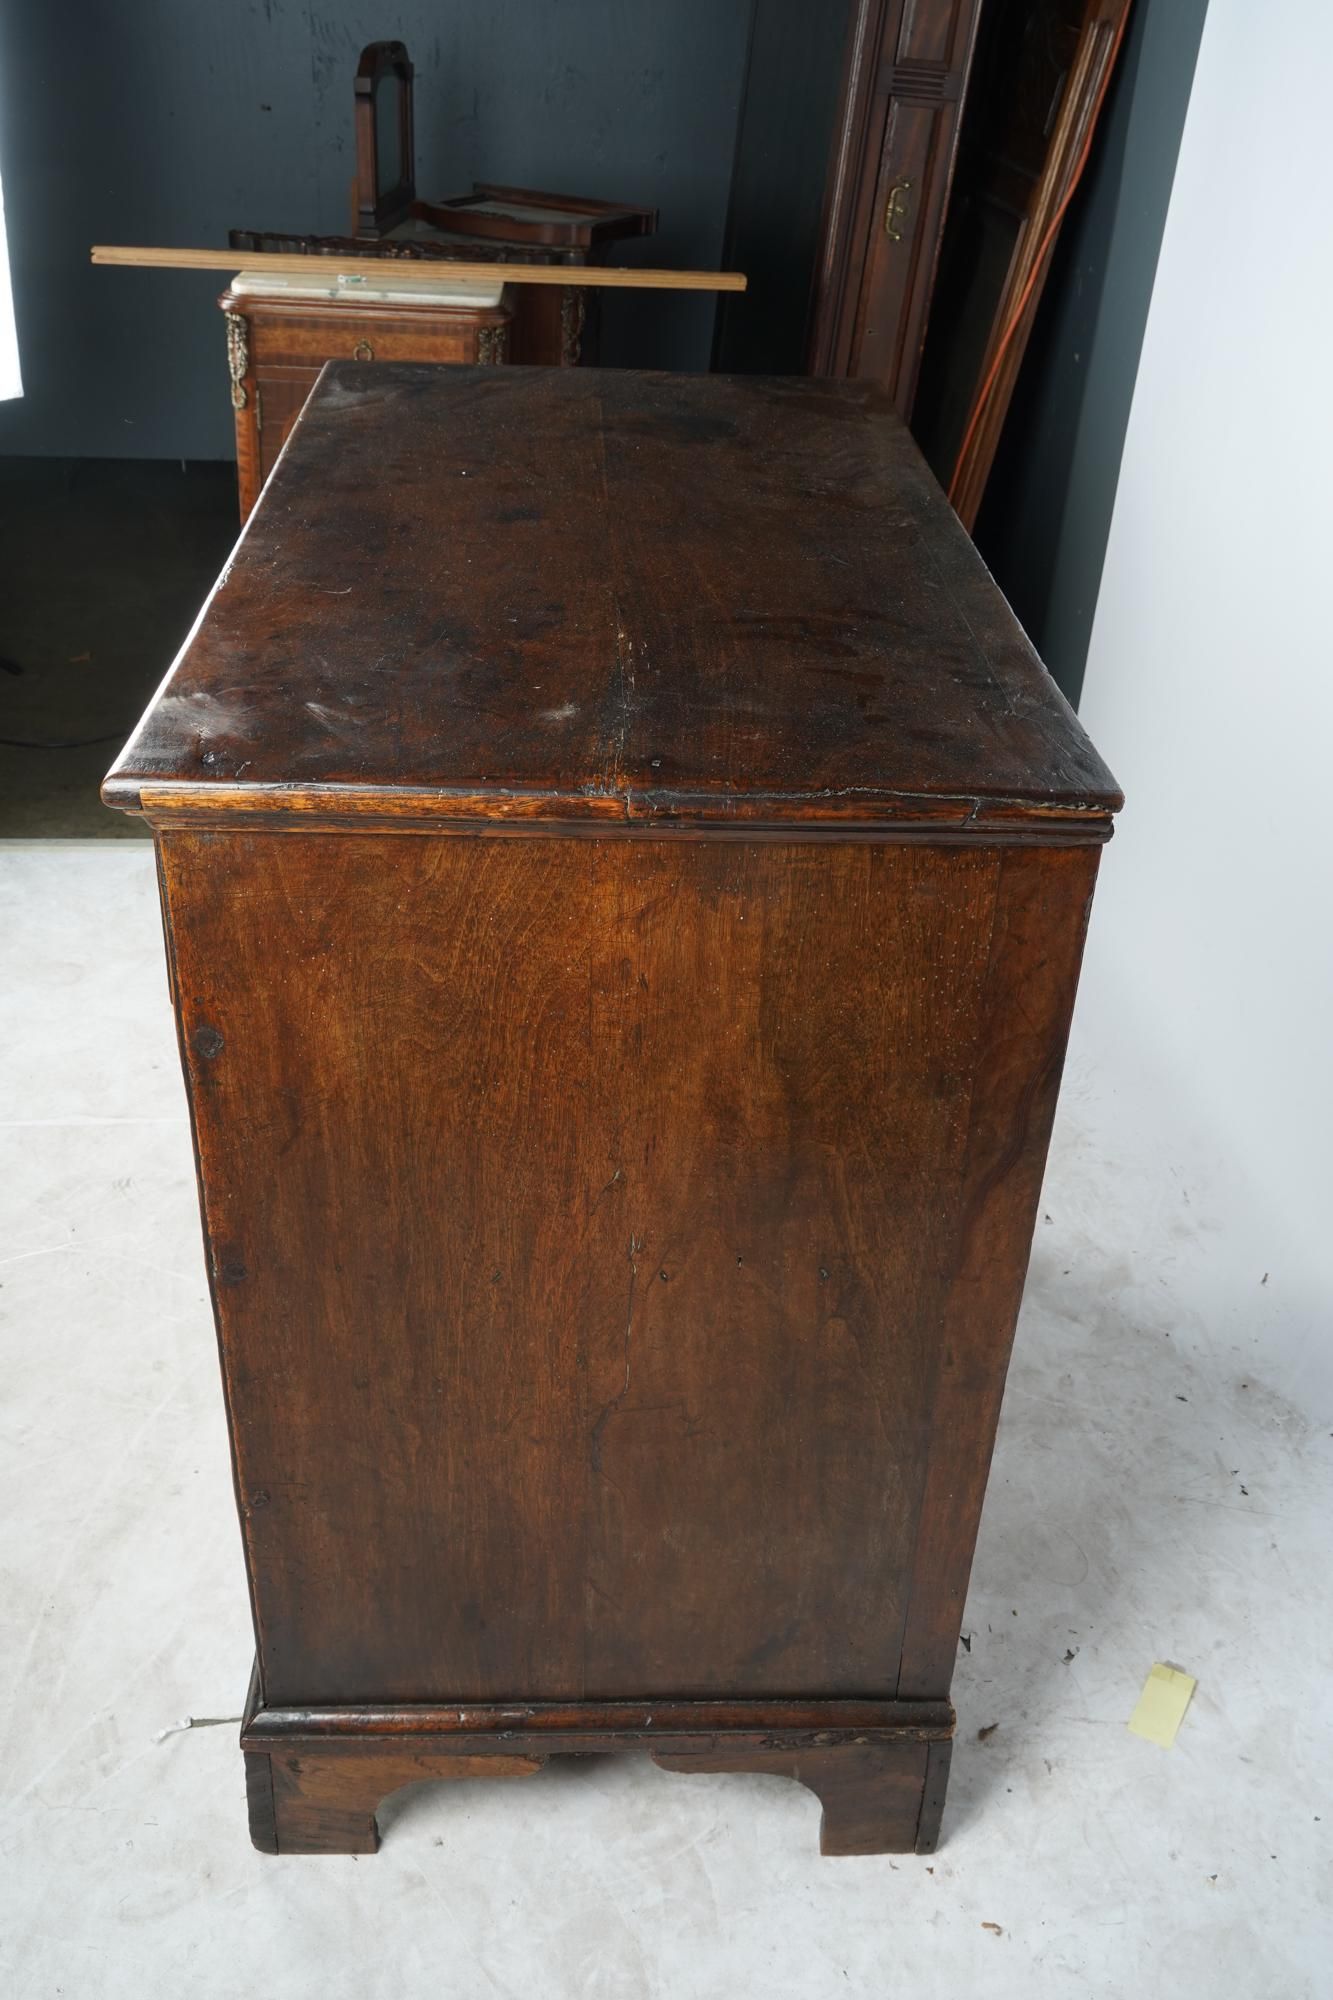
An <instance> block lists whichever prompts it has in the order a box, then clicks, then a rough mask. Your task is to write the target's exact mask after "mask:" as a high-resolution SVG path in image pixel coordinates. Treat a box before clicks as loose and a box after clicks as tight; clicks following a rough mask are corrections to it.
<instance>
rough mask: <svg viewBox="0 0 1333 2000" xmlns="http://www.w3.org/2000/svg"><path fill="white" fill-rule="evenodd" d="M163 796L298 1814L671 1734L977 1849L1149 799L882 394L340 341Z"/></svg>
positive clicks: (254, 1549) (270, 1705)
mask: <svg viewBox="0 0 1333 2000" xmlns="http://www.w3.org/2000/svg"><path fill="white" fill-rule="evenodd" d="M106 796H107V799H108V801H109V802H110V803H111V804H113V805H116V806H120V807H123V808H125V809H127V810H129V811H133V812H141V813H143V814H145V815H146V816H147V818H148V819H149V821H150V822H151V824H152V827H153V830H154V833H155V836H156V840H157V848H158V854H159V858H160V873H161V885H162V899H163V908H164V912H165V921H166V936H167V947H168V953H169V957H170V965H171V980H172V987H173V993H174V999H175V1005H176V1009H177V1013H178V1018H179V1025H180V1042H181V1051H182V1056H183V1059H184V1064H185V1072H186V1078H187V1082H188V1088H189V1097H190V1105H191V1112H192V1118H193V1125H194V1133H195V1141H196V1148H197V1154H198V1163H199V1180H200V1190H201V1198H202V1207H203V1218H204V1228H205V1233H206V1237H207V1249H208V1262H209V1268H210V1273H211V1280H212V1288H213V1298H214V1303H215V1309H216V1316H217V1328H218V1338H219V1342H220V1347H221V1356H222V1370H223V1379H224V1384H225V1391H226V1405H227V1417H228V1422H229V1424H230V1428H231V1440H232V1448H233V1455H234V1464H235V1476H236V1493H237V1501H238V1505H239V1509H240V1517H241V1523H242V1529H243V1538H244V1547H245V1557H246V1563H247V1568H248V1575H249V1585H250V1593H251V1600H252V1606H253V1612H254V1623H255V1633H256V1642H257V1664H256V1670H255V1678H254V1683H253V1688H252V1692H251V1698H250V1703H249V1708H248V1712H247V1716H246V1720H245V1723H244V1726H243V1731H242V1745H243V1749H244V1752H245V1757H246V1763H247V1767H248V1776H249V1796H250V1813H251V1828H252V1831H253V1834H254V1838H255V1840H256V1841H257V1843H258V1844H259V1845H260V1846H261V1847H263V1848H267V1849H270V1850H272V1851H275V1852H277V1853H288V1852H310V1851H316V1852H318V1851H330V1852H333V1851H347V1850H366V1849H370V1848H373V1847H374V1845H375V1843H376V1837H377V1836H376V1828H375V1809H376V1806H377V1804H378V1803H379V1802H380V1800H381V1799H382V1798H383V1797H384V1796H385V1795H386V1794H387V1793H389V1792H391V1791H393V1790H395V1789H396V1788H398V1787H400V1786H402V1785H405V1784H408V1783H412V1782H414V1781H416V1780H418V1779H423V1778H434V1777H438V1778H448V1777H450V1776H457V1775H465V1776H475V1775H476V1774H478V1773H481V1772H484V1773H488V1774H494V1775H495V1776H497V1777H498V1776H514V1775H519V1774H524V1773H530V1772H533V1771H535V1770H537V1769H538V1768H539V1767H540V1765H541V1764H542V1762H543V1760H544V1759H545V1758H547V1757H548V1756H550V1755H552V1754H554V1753H558V1752H562V1751H571V1750H573V1751H598V1750H618V1749H623V1748H625V1747H635V1748H639V1749H642V1750H644V1751H647V1752H649V1753H651V1755H652V1756H654V1757H655V1758H656V1760H657V1762H658V1764H660V1765H662V1766H665V1767H666V1769H667V1770H669V1771H672V1772H695V1771H735V1772H765V1773H779V1774H784V1775H786V1776H789V1777H791V1778H794V1779H797V1780H799V1781H800V1782H801V1783H802V1784H804V1785H806V1786H808V1787H809V1788H810V1789H811V1790H812V1791H814V1792H815V1793H817V1794H818V1796H819V1798H820V1799H821V1801H822V1803H823V1847H824V1851H825V1852H826V1853H830V1854H847V1853H873V1852H878V1851H886V1850H904V1849H907V1850H910V1849H912V1848H914V1847H915V1848H916V1849H918V1850H923V1849H929V1848H930V1847H931V1846H932V1845H933V1843H934V1840H935V1837H936V1832H937V1829H938V1825H939V1819H940V1811H941V1806H942V1802H943V1796H944V1784H945V1776H946V1772H947V1768H948V1760H949V1745H950V1732H951V1726H952V1710H951V1708H950V1703H949V1689H950V1678H951V1672H952V1666H953V1660H954V1652H955V1647H956V1644H957V1640H958V1632H959V1625H960V1620H961V1617H962V1611H963V1599H964V1593H965V1591H966V1588H967V1581H968V1570H969V1565H970V1562H971V1556H972V1549H973V1543H974V1539H975V1535H976V1530H977V1522H978V1516H979V1513H980V1508H981V1503H982V1496H983V1492H984V1488H985V1483H986V1475H987V1468H988V1464H989V1459H990V1454H991V1446H992V1441H993V1438H994V1434H995V1427H996V1420H997V1416H998V1413H999V1405H1000V1395H1001V1389H1002V1386H1003V1382H1004V1375H1005V1367H1006V1363H1007V1360H1008V1355H1009V1348H1010V1342H1011V1338H1012V1335H1013V1329H1014V1322H1015V1317H1016V1314H1017V1311H1018V1305H1019V1298H1020V1294H1021V1291H1022V1287H1023V1280H1024V1273H1025V1269H1026V1264H1027V1258H1028V1251H1029V1246H1030V1240H1031V1232H1032V1225H1033V1221H1034V1217H1035V1209H1036V1203H1037V1199H1038V1193H1039V1187H1040V1182H1041V1177H1042V1170H1043V1164H1044V1159H1045V1152H1046V1145H1047V1139H1048V1134H1049V1130H1050V1125H1051V1118H1052V1114H1053V1110H1054V1104H1055V1096H1056V1090H1057V1085H1058V1079H1059V1074H1060V1065H1061V1058H1062V1053H1063V1049H1064V1044H1065V1037H1066V1031H1067V1028H1068V1024H1069V1018H1070V1010H1071V1007H1072V1005H1073V1000H1074V990H1075V984H1076V981H1077V977H1078V968H1079V958H1080V953H1081V950H1082V944H1083V935H1084V928H1085V925H1086V922H1087V918H1088V909H1089V902H1090V898H1091V895H1092V888H1093V878H1094V876H1095V873H1096V869H1097V861H1098V855H1099V852H1100V845H1101V843H1102V842H1103V841H1104V840H1105V839H1106V838H1107V836H1108V834H1109V833H1110V831H1111V815H1112V814H1113V812H1114V811H1115V809H1116V808H1117V806H1118V804H1119V795H1118V793H1117V791H1116V789H1115V785H1114V783H1113V781H1112V779H1111V777H1110V776H1109V774H1108V773H1107V771H1106V770H1105V768H1104V767H1103V765H1102V764H1101V762H1100V761H1099V760H1098V758H1097V756H1096V754H1095V752H1094V751H1093V749H1092V748H1091V746H1090V744H1089V743H1088V741H1087V739H1086V737H1085V736H1084V735H1083V733H1082V731H1081V729H1080V727H1079V725H1078V723H1077V721H1076V720H1075V719H1074V717H1073V715H1072V714H1071V712H1070V710H1069V709H1068V708H1067V707H1066V706H1065V704H1064V702H1063V701H1062V699H1061V698H1060V696H1059V694H1058V693H1057V691H1056V689H1055V687H1054V686H1053V684H1052V683H1051V681H1050V680H1049V678H1048V677H1047V675H1046V673H1045V672H1044V670H1043V668H1042V667H1041V665H1040V663H1039V662H1038V660H1037V659H1036V657H1035V656H1034V654H1033V652H1032V650H1031V648H1030V646H1029V645H1028V643H1027V641H1026V640H1025V639H1024V637H1023V634H1022V633H1021V631H1020V630H1019V628H1018V626H1017V625H1016V623H1015V622H1014V620H1013V618H1012V616H1011V615H1010V613H1009V611H1008V610H1007V608H1006V606H1005V604H1004V602H1003V600H1002V598H1001V597H1000V596H999V595H998V593H997V592H996V590H995V587H994V585H993V584H992V583H991V581H990V579H989V578H988V576H987V574H986V572H985V570H984V568H983V567H982V564H981V563H980V561H979V560H978V558H977V556H976V554H975V553H974V551H973V549H972V547H971V545H970V543H969V542H968V540H967V538H966V537H965V535H964V534H963V532H962V530H961V528H960V527H959V525H958V523H957V521H956V520H955V519H954V517H953V515H952V514H951V512H950V511H949V509H948V507H947V505H946V504H945V502H944V500H943V498H942V496H941V494H940V493H939V490H938V489H937V487H936V486H935V484H934V483H933V481H932V480H931V479H930V477H929V475H928V474H927V473H926V472H925V470H924V468H923V466H922V464H921V461H920V459H919V457H918V455H917V452H916V449H915V447H914V446H913V444H912V442H911V440H910V438H909V436H908V434H907V432H906V430H905V429H904V428H903V427H902V426H901V424H900V423H899V422H898V420H897V419H896V417H894V416H893V414H892V413H891V412H890V411H889V409H888V408H887V405H886V402H885V401H884V399H883V396H882V392H880V391H878V390H876V389H875V388H873V387H872V386H871V385H869V384H866V383H857V382H839V383H822V382H816V381H811V380H802V381H781V380H762V379H735V380H729V379H724V378H718V377H713V378H697V377H696V378H690V377H672V376H663V375H636V374H633V373H628V372H619V371H617V372H599V371H595V370H586V371H585V370H564V371H561V370H539V369H523V368H517V369H507V368H493V367H483V368H430V367H416V366H395V365H392V364H386V365H384V366H379V365H371V366H356V365H353V364H347V363H337V364H334V365H332V366H331V367H330V368H328V369H327V370H326V371H325V373H324V375H323V377H322V378H321V381H320V385H319V387H318V388H317V389H316V391H315V394H314V396H313V397H312V399H311V401H310V403H309V405H308V406H307V408H306V412H305V414H304V415H303V417H302V418H301V420H300V423H299V425H298V427H297V430H296V432H295V433H294V435H293V438H292V441H291V445H290V447H289V449H288V451H287V452H286V454H285V456H284V458H283V460H282V462H281V464H280V465H279V466H278V468H277V470H276V472H275V474H274V476H273V478H272V479H271V480H270V482H269V484H268V486H267V488H266V489H265V493H264V496H263V498H262V500H261V503H260V505H259V507H258V508H257V509H256V512H255V514H254V516H253V517H252V519H251V522H250V525H249V528H248V530H247V532H246V534H245V536H244V537H243V539H242V541H241V543H240V545H239V547H238V549H237V551H236V554H235V557H234V560H233V561H232V563H231V565H230V567H229V568H228V570H227V571H226V573H225V575H224V576H223V578H222V580H221V582H220V583H219V585H218V587H217V590H216V592H215V593H214V595H213V597H212V599H211V601H210V603H209V604H208V606H207V608H206V609H205V611H204V613H203V616H202V618H201V620H200V623H199V625H198V626H197V628H196V630H195V632H194V634H193V636H192V637H191V638H190V640H189V641H188V643H187V645H186V647H185V649H184V651H183V653H182V655H181V657H180V659H179V661H178V662H177V664H176V666H175V668H174V670H173V672H172V674H171V676H170V677H169V679H168V680H167V682H166V684H165V685H164V687H163V688H162V690H161V692H160V693H159V695H158V696H157V698H156V700H155V701H154V703H153V706H152V708H151V709H150V710H149V713H148V715H147V716H146V717H145V719H144V721H143V723H142V724H141V726H140V728H139V730H138V732H137V734H136V735H135V736H134V738H133V740H132V741H131V743H130V744H129V746H128V748H127V749H126V751H125V753H124V755H123V756H122V757H121V759H120V761H119V763H118V764H117V765H116V767H115V770H114V771H113V772H112V774H111V776H110V777H109V778H108V780H107V784H106ZM662 1782H663V1783H665V1782H667V1781H666V1780H663V1781H662ZM531 1801H532V1810H533V1811H534V1812H535V1811H539V1810H541V1809H542V1795H541V1791H540V1788H534V1790H533V1792H532V1794H531Z"/></svg>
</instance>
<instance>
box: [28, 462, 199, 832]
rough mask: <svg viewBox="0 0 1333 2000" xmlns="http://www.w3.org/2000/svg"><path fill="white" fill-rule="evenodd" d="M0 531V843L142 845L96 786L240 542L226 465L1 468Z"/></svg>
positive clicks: (133, 823) (132, 822) (134, 828)
mask: <svg viewBox="0 0 1333 2000" xmlns="http://www.w3.org/2000/svg"><path fill="white" fill-rule="evenodd" d="M0 522H2V524H3V526H2V532H0V838H8V839H28V840H32V839H51V838H77V839H85V838H87V837H88V836H89V835H93V836H100V837H107V836H110V837H113V838H114V837H116V836H123V835H130V836H134V835H137V834H142V832H143V827H142V823H141V822H140V821H139V820H137V819H133V818H131V817H129V816H128V815H126V814H125V813H115V812H108V811H107V809H106V807H105V806H103V804H102V803H101V800H100V799H99V798H98V795H97V792H98V786H99V784H100V783H101V780H102V776H103V774H104V773H105V771H106V769H107V767H108V765H109V764H110V763H111V761H112V759H113V758H114V757H115V755H116V752H117V751H118V750H119V748H120V746H121V744H122V743H123V742H124V741H125V738H126V737H127V736H128V735H129V733H130V730H131V729H132V728H133V726H134V724H135V723H136V722H137V721H138V719H139V716H140V714H141V713H142V711H143V709H144V708H145V707H146V705H147V702H148V698H149V696H150V695H151V694H152V692H153V689H154V688H155V687H156V686H157V684H158V682H159V681H160V680H161V678H162V676H163V674H164V673H165V672H166V670H167V668H168V667H169V666H170V664H171V662H172V659H173V658H174V656H175V654H176V651H177V649H178V647H179V646H180V643H181V641H182V640H183V639H184V637H185V635H186V633H187V632H188V631H189V629H190V626H191V625H192V624H193V622H194V618H195V615H196V613H197V612H198V610H199V606H200V605H201V603H202V602H203V600H204V597H205V596H206V594H207V592H208V591H209V589H210V588H211V586H212V584H213V582H214V580H215V578H216V577H217V575H218V572H219V571H220V570H221V568H222V565H223V563H224V562H225V561H226V559H227V555H228V553H229V551H230V549H231V547H232V544H233V543H234V541H235V539H236V535H237V517H236V473H235V468H234V467H233V466H231V465H227V464H190V463H183V462H180V461H177V460H171V461H169V462H165V463H164V462H161V461H158V460H142V459H58V458H49V459H47V458H6V459H0ZM57 746H58V747H57Z"/></svg>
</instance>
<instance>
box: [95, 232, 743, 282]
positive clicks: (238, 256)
mask: <svg viewBox="0 0 1333 2000" xmlns="http://www.w3.org/2000/svg"><path fill="white" fill-rule="evenodd" d="M92 261H93V263H94V264H111V265H117V266H119V267H122V268H124V267H127V266H132V267H133V268H135V269H148V270H158V271H231V272H233V273H234V272H237V271H257V270H263V271H292V272H296V273H306V274H308V273H309V271H310V268H311V265H312V264H317V265H319V266H320V267H321V268H322V269H324V270H325V271H327V272H328V273H329V274H330V277H332V276H334V275H336V274H337V273H338V272H340V271H374V272H377V273H378V275H379V276H380V277H381V278H383V277H384V276H385V275H386V272H388V271H392V272H393V273H394V274H395V275H396V276H401V274H402V272H403V269H404V264H403V262H402V261H401V260H397V259H388V258H384V257H343V256H309V255H307V254H306V253H305V252H303V251H295V250H158V249H153V248H151V247H143V246H136V245H132V244H125V243H94V245H93V248H92ZM408 268H409V269H411V270H413V271H416V272H418V273H419V272H421V271H422V270H423V269H424V270H425V271H426V272H428V273H430V274H432V275H436V276H441V275H442V276H445V277H449V278H457V279H459V280H473V279H475V280H480V281H486V280H489V281H490V282H491V283H494V281H495V277H496V274H497V272H498V273H500V274H501V275H502V277H503V279H504V282H505V284H506V285H556V286H558V287H559V288H560V289H561V290H564V289H565V287H566V286H570V285H594V286H600V287H601V288H602V289H604V290H611V291H617V290H618V291H644V292H743V291H744V290H745V288H746V277H745V273H744V272H743V271H657V270H642V271H636V270H629V269H627V268H625V267H624V266H619V265H608V264H496V263H484V262H480V261H478V262H476V263H467V264H464V263H454V262H453V261H452V259H450V260H448V261H443V260H442V261H440V262H436V261H434V260H429V259H426V258H422V259H419V260H412V262H411V263H410V265H409V266H408Z"/></svg>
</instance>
